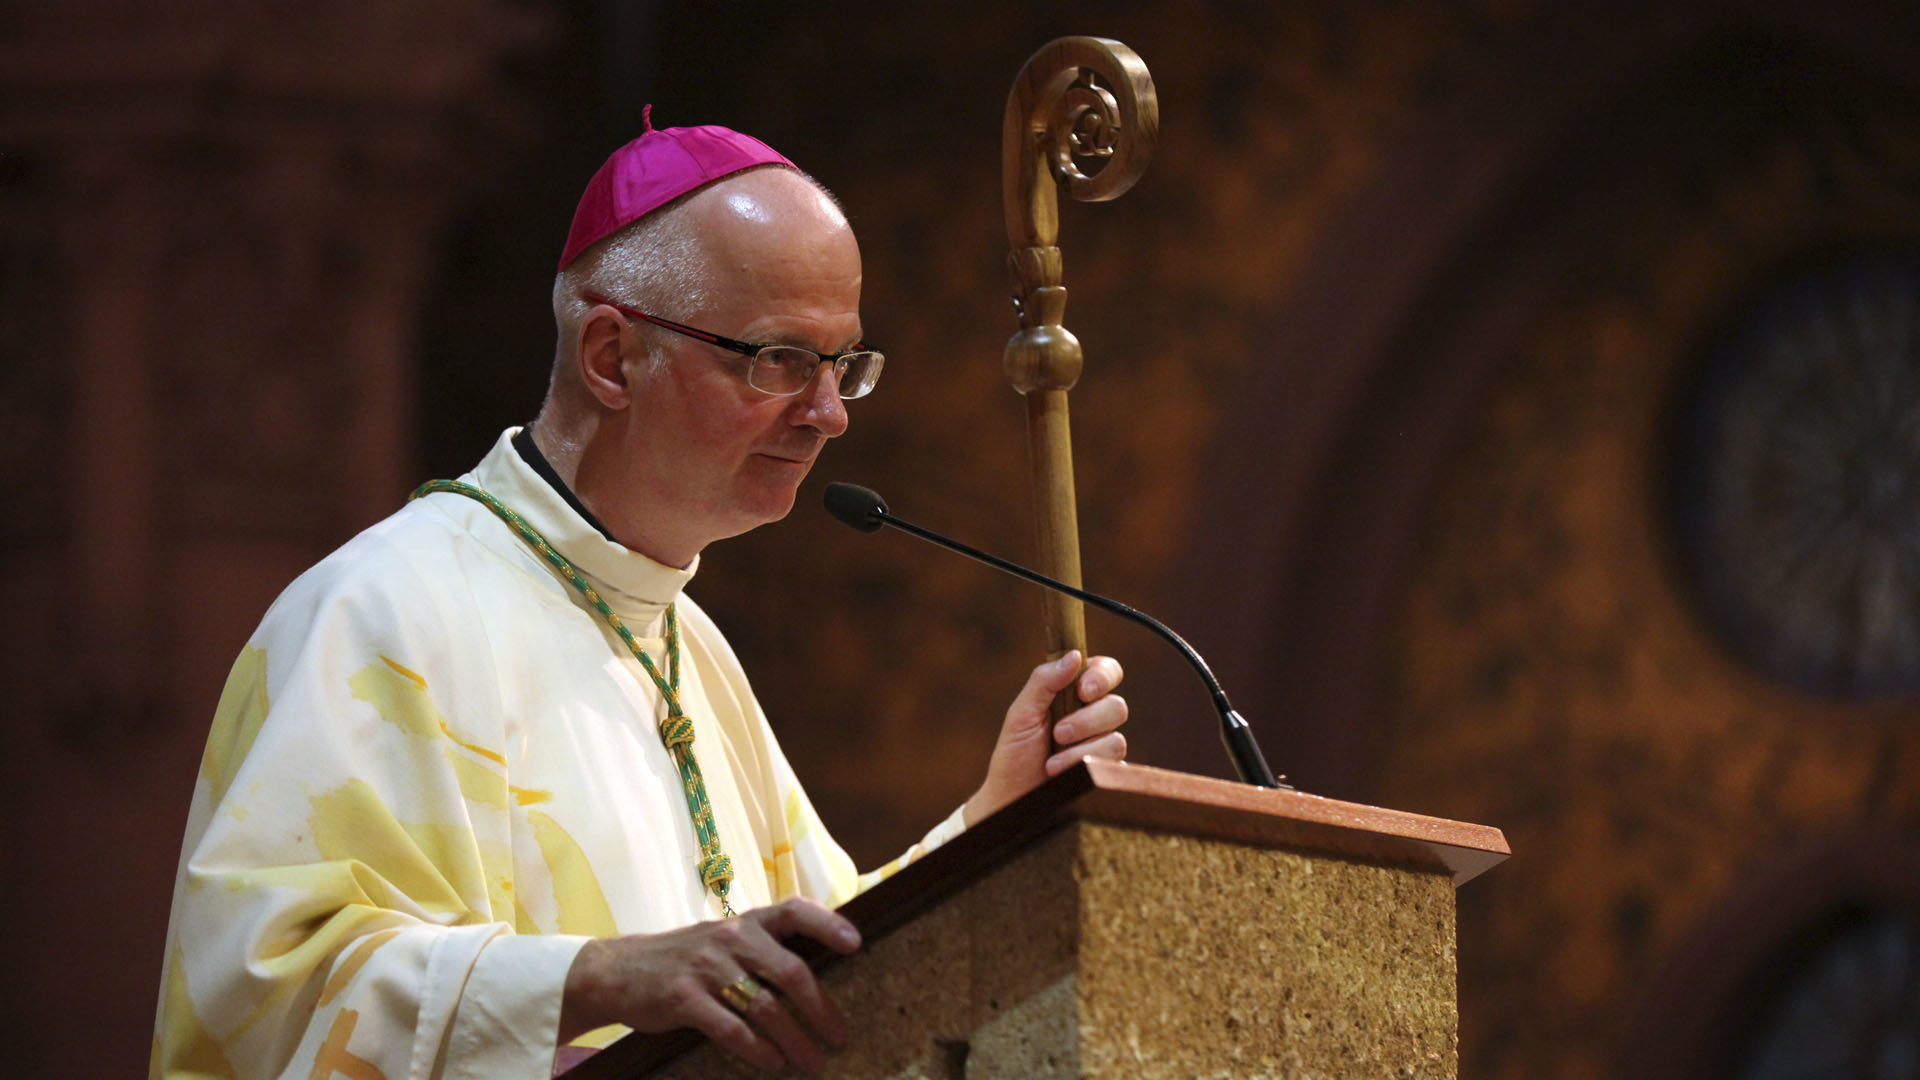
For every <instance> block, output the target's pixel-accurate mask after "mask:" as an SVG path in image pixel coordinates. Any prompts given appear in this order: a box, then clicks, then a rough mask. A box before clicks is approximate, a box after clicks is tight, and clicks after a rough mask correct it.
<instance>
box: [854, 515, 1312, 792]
mask: <svg viewBox="0 0 1920 1080" xmlns="http://www.w3.org/2000/svg"><path fill="white" fill-rule="evenodd" d="M826 504H827V512H828V513H830V514H832V515H833V516H834V517H835V518H837V519H839V521H840V522H841V523H842V524H845V525H848V526H851V527H853V528H855V529H858V530H860V531H861V532H876V531H878V530H879V529H880V527H881V526H883V525H885V526H890V527H892V528H895V529H899V530H900V531H901V532H904V533H909V534H911V535H913V536H917V537H919V538H920V539H922V540H925V541H927V542H928V543H930V544H933V545H935V546H938V547H943V548H946V549H947V550H948V551H953V552H958V553H959V554H961V555H965V556H966V557H967V558H969V559H973V560H975V561H977V562H982V563H985V564H987V565H988V566H991V567H993V568H994V569H995V570H1003V571H1005V572H1007V573H1009V574H1012V575H1013V576H1014V577H1017V578H1022V579H1024V580H1027V581H1031V582H1033V583H1034V584H1035V585H1039V586H1042V587H1045V588H1048V589H1055V590H1058V591H1060V592H1063V593H1066V594H1067V595H1068V596H1072V597H1076V598H1078V599H1080V600H1082V601H1084V602H1086V603H1089V604H1092V605H1093V606H1094V607H1097V608H1099V609H1100V610H1102V611H1105V612H1107V613H1109V614H1112V615H1117V616H1119V617H1120V618H1122V619H1127V620H1129V621H1131V622H1135V623H1138V624H1139V625H1141V626H1144V627H1146V628H1147V629H1149V630H1151V631H1153V632H1154V633H1155V634H1158V635H1159V636H1160V637H1161V638H1162V639H1163V640H1164V641H1166V642H1167V643H1168V644H1170V645H1172V646H1173V647H1174V648H1176V649H1178V650H1180V655H1181V656H1184V657H1186V660H1187V663H1188V664H1190V665H1191V666H1192V667H1193V670H1194V673H1195V674H1197V675H1199V676H1200V681H1201V682H1202V683H1205V684H1206V687H1207V693H1208V694H1209V695H1210V696H1211V697H1212V698H1213V707H1214V709H1215V711H1217V712H1218V713H1219V714H1220V741H1221V742H1222V743H1224V744H1225V745H1226V748H1227V755H1228V756H1229V757H1231V758H1232V759H1233V768H1234V771H1235V772H1237V773H1238V774H1239V775H1240V780H1241V782H1243V783H1247V784H1254V785H1256V786H1259V787H1268V788H1284V789H1286V790H1289V791H1291V790H1293V785H1291V784H1288V783H1286V782H1285V780H1286V778H1285V777H1276V776H1274V774H1273V769H1272V768H1271V767H1270V766H1268V765H1267V759H1266V756H1265V755H1263V754H1261V753H1260V744H1259V743H1258V742H1256V741H1255V740H1254V737H1253V729H1252V728H1250V727H1248V726H1247V721H1246V718H1245V717H1243V716H1241V715H1240V714H1239V713H1238V712H1237V711H1235V710H1234V707H1233V703H1232V702H1230V701H1228V700H1227V692H1226V691H1225V690H1222V689H1221V688H1220V680H1218V679H1216V678H1214V677H1213V669H1211V668H1209V667H1208V666H1207V662H1206V661H1205V660H1202V659H1201V658H1200V654H1199V653H1197V652H1195V651H1194V649H1193V646H1191V645H1189V644H1187V641H1186V639H1185V638H1183V637H1181V636H1180V635H1179V634H1176V633H1174V632H1173V630H1172V629H1171V628H1169V627H1168V626H1167V625H1166V624H1165V623H1163V622H1161V621H1160V620H1159V619H1156V618H1154V617H1153V616H1151V615H1148V614H1147V613H1146V612H1144V611H1140V610H1138V609H1136V608H1132V607H1129V606H1127V605H1126V604H1123V603H1121V602H1120V601H1118V600H1109V599H1107V598H1106V597H1104V596H1101V595H1099V594H1097V593H1090V592H1088V591H1086V590H1085V589H1076V588H1074V587H1073V586H1072V585H1069V584H1067V583H1066V582H1064V581H1056V580H1054V579H1053V578H1050V577H1048V576H1047V575H1045V574H1042V573H1039V572H1038V571H1034V570H1029V569H1027V568H1026V567H1024V566H1021V565H1020V564H1018V563H1012V562H1008V561H1007V560H1005V559H1003V558H1001V557H999V556H998V555H989V554H988V553H986V552H984V551H981V550H980V549H978V548H975V547H971V546H969V545H967V544H963V543H961V542H960V541H958V540H954V539H951V538H949V537H945V536H942V535H940V534H939V533H937V532H933V531H932V530H930V529H923V528H921V527H920V526H918V525H915V524H914V523H912V522H910V521H905V520H902V519H900V518H897V517H894V516H893V515H892V514H890V513H888V512H887V504H886V502H885V500H883V499H881V498H880V496H879V494H877V493H876V492H874V491H872V490H871V489H868V488H863V487H861V486H859V485H858V484H847V483H841V482H837V481H836V482H834V483H830V484H828V485H827V494H826Z"/></svg>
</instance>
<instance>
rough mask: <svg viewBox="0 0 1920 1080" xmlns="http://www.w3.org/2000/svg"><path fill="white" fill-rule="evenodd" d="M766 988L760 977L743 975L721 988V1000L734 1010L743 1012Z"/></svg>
mask: <svg viewBox="0 0 1920 1080" xmlns="http://www.w3.org/2000/svg"><path fill="white" fill-rule="evenodd" d="M765 989H766V987H764V986H761V985H760V980H759V979H756V978H754V977H753V976H751V975H742V976H740V977H739V978H737V979H735V980H733V981H732V982H730V983H728V984H727V985H725V986H723V987H721V988H720V1000H721V1002H722V1003H724V1004H725V1005H726V1007H727V1008H729V1009H732V1010H733V1011H734V1012H737V1013H743V1012H746V1011H747V1008H748V1007H749V1006H751V1005H752V1004H753V999H754V998H757V997H759V996H760V992H761V991H762V990H765Z"/></svg>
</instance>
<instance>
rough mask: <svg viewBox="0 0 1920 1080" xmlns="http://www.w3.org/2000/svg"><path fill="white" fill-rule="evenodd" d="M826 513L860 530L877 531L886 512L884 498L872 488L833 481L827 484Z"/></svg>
mask: <svg viewBox="0 0 1920 1080" xmlns="http://www.w3.org/2000/svg"><path fill="white" fill-rule="evenodd" d="M826 503H827V513H829V514H832V515H833V516H834V517H837V518H839V519H840V521H841V523H842V524H846V525H851V526H853V527H854V528H856V529H859V530H860V531H861V532H878V531H879V529H880V526H881V525H882V524H884V523H883V522H882V521H881V520H880V519H881V518H882V517H884V516H885V515H886V513H887V504H886V500H884V499H882V498H881V497H880V496H879V494H878V493H876V492H875V491H874V490H873V489H872V488H863V487H861V486H860V485H859V484H847V483H842V482H841V481H838V480H836V481H834V482H833V483H831V484H828V485H827V497H826Z"/></svg>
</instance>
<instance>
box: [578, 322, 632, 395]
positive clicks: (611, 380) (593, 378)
mask: <svg viewBox="0 0 1920 1080" xmlns="http://www.w3.org/2000/svg"><path fill="white" fill-rule="evenodd" d="M624 329H626V323H625V322H624V321H623V320H622V319H621V318H620V315H619V313H618V312H616V311H614V310H613V309H612V308H610V307H608V306H606V305H605V304H600V305H596V306H595V307H594V309H593V310H592V311H590V312H588V313H587V317H586V318H585V319H583V320H581V322H580V381H581V383H582V384H583V385H585V386H586V388H587V393H589V394H592V395H593V397H594V400H596V401H598V402H599V403H600V404H601V405H604V406H605V407H607V408H609V409H624V408H626V407H627V406H628V405H629V404H631V403H632V401H633V383H632V380H631V379H630V378H629V375H628V368H627V365H626V360H627V355H626V353H627V347H626V345H625V341H626V335H625V334H623V333H622V332H621V331H623V330H624Z"/></svg>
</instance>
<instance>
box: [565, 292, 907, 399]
mask: <svg viewBox="0 0 1920 1080" xmlns="http://www.w3.org/2000/svg"><path fill="white" fill-rule="evenodd" d="M580 299H582V300H585V301H586V302H587V303H589V304H605V305H606V306H608V307H610V308H612V309H613V310H615V311H617V312H619V313H620V314H622V315H626V316H628V317H630V318H635V319H642V320H644V321H646V322H650V323H652V324H653V325H655V326H658V327H660V328H661V329H663V330H671V331H673V332H674V333H676V334H684V335H686V336H687V337H690V338H693V339H694V340H695V341H704V342H706V343H707V344H709V345H718V346H719V347H720V348H723V349H726V350H728V351H729V352H737V353H739V354H740V355H742V356H745V357H749V358H751V359H753V360H755V361H758V360H759V359H760V354H761V353H762V352H765V351H766V350H768V349H798V350H799V351H801V352H804V353H813V355H814V356H815V357H816V358H817V359H818V360H819V362H820V363H818V364H815V365H814V366H813V370H814V374H815V375H818V374H819V372H820V364H831V365H833V377H834V379H835V381H836V383H837V382H838V380H839V379H840V378H841V377H842V376H844V375H845V374H846V373H847V357H849V356H854V355H856V354H859V353H871V354H872V355H873V356H875V357H878V361H877V362H876V364H875V370H874V374H873V381H872V382H869V383H868V384H867V386H866V388H865V389H863V390H859V391H857V392H856V393H852V394H841V395H840V397H841V399H842V400H845V401H852V400H853V399H855V398H863V397H866V396H867V395H868V394H871V393H873V388H874V386H876V385H878V383H879V382H880V370H879V369H881V368H883V367H885V365H886V360H887V357H886V354H885V353H882V352H881V351H880V350H878V349H875V348H871V347H866V346H865V343H864V342H863V343H862V347H861V348H855V349H848V350H847V351H845V352H839V353H834V354H833V355H832V356H828V355H826V354H824V353H817V352H814V351H813V350H812V349H809V348H805V347H803V346H800V345H754V344H751V343H748V342H745V341H736V340H734V339H733V338H730V337H722V336H721V335H719V334H716V333H713V332H712V331H709V330H700V329H697V328H695V327H691V326H687V325H685V324H682V323H677V322H674V321H673V320H672V319H663V318H661V317H660V316H658V315H649V314H647V313H646V312H644V311H641V310H640V309H639V308H631V307H628V306H627V305H625V304H622V303H620V302H618V301H616V300H609V299H607V298H606V297H604V296H601V295H599V294H597V293H581V294H580ZM748 375H749V377H748V379H747V385H748V386H752V387H753V388H754V389H755V390H758V391H760V392H761V393H763V394H765V395H767V396H768V397H797V396H799V395H800V394H803V393H805V392H806V389H807V387H809V386H811V385H813V376H808V378H807V381H806V382H805V383H802V384H801V385H800V387H799V389H797V390H791V391H788V392H787V393H784V394H782V393H780V392H778V391H774V390H769V389H767V388H766V387H764V386H754V383H753V379H752V377H751V375H752V369H748Z"/></svg>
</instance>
